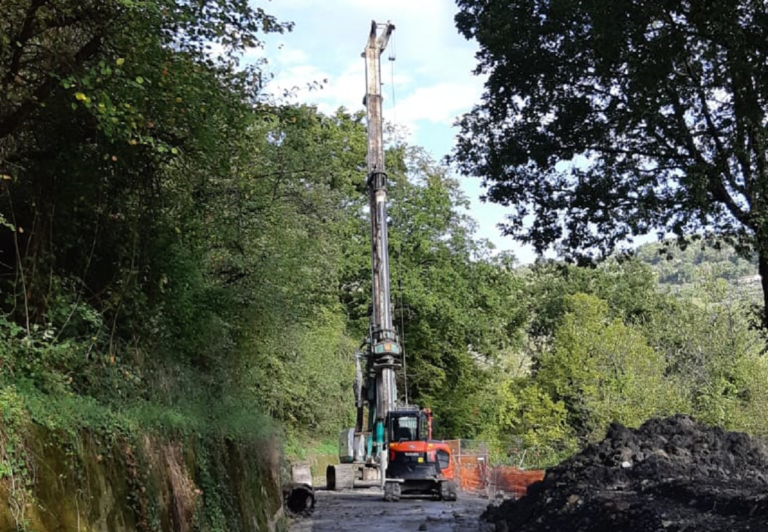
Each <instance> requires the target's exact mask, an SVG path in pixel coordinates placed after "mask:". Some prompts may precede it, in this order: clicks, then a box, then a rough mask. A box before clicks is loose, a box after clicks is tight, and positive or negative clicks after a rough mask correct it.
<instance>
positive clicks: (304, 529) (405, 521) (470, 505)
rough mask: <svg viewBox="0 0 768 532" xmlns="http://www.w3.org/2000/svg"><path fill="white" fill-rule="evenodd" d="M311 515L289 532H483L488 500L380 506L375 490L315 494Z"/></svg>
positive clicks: (422, 501) (405, 499)
mask: <svg viewBox="0 0 768 532" xmlns="http://www.w3.org/2000/svg"><path fill="white" fill-rule="evenodd" d="M316 500H317V503H316V506H315V511H314V512H313V514H312V516H311V517H309V518H300V519H296V520H293V521H291V523H290V525H289V527H288V530H289V532H361V531H365V532H398V531H401V530H402V531H411V530H412V531H414V532H416V531H423V530H426V531H428V532H458V531H461V532H484V531H487V530H491V528H489V525H488V524H485V523H483V524H481V523H480V520H479V515H480V514H481V513H482V511H483V510H484V509H485V508H486V507H487V506H488V500H486V499H480V498H477V497H471V496H469V495H466V494H463V493H461V494H459V500H458V501H456V502H440V501H433V500H429V499H424V498H415V497H414V498H410V497H408V496H404V497H403V498H402V499H400V501H399V502H396V503H392V502H384V501H383V500H382V491H381V490H380V489H376V488H370V489H357V490H349V491H340V492H335V491H324V490H318V491H317V492H316Z"/></svg>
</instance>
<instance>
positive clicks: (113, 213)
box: [0, 0, 768, 482]
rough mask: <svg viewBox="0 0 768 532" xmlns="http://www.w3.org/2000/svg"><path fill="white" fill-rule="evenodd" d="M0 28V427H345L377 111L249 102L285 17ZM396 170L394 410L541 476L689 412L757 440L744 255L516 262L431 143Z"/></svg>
mask: <svg viewBox="0 0 768 532" xmlns="http://www.w3.org/2000/svg"><path fill="white" fill-rule="evenodd" d="M553 20H554V19H553ZM0 25H2V26H1V29H2V32H0V36H3V37H6V36H13V37H12V38H9V39H7V42H6V40H2V41H0V79H2V80H4V81H3V83H4V85H3V88H4V90H5V91H6V92H7V94H8V97H7V98H5V99H4V100H2V101H1V102H0V175H1V176H2V180H0V217H1V218H0V220H1V221H2V224H1V225H0V290H1V291H2V299H0V310H1V311H2V313H1V314H0V418H2V419H5V417H4V416H5V415H6V413H8V412H11V411H12V412H19V411H22V410H24V409H23V408H22V407H21V406H20V404H21V403H24V401H26V403H25V404H26V406H25V407H24V408H27V410H29V411H30V412H32V413H33V417H35V418H36V419H38V420H44V421H45V423H46V424H48V425H50V426H52V427H54V428H62V427H64V428H66V427H67V426H68V425H66V423H75V424H76V423H81V422H82V420H83V419H85V418H87V417H88V415H90V414H93V412H97V413H98V415H95V414H94V415H92V416H91V417H90V418H89V419H95V420H97V421H94V422H93V424H94V425H97V426H98V427H99V430H105V431H107V432H109V431H116V430H121V427H124V426H125V425H126V424H128V421H126V416H129V417H130V416H134V417H135V418H136V419H141V420H144V421H146V420H148V419H150V420H151V423H153V424H154V425H161V426H163V427H172V428H175V429H179V428H180V429H184V430H195V431H200V430H203V428H204V427H209V430H219V429H221V430H222V431H225V432H226V433H227V434H235V435H237V434H242V433H244V432H247V431H253V430H256V425H261V424H264V423H265V421H264V418H263V417H261V416H260V415H259V414H258V412H261V413H263V414H265V415H267V416H269V417H270V418H271V419H273V420H276V421H277V422H278V423H279V424H280V425H281V426H282V427H284V428H286V429H287V430H288V431H289V432H290V433H291V434H292V435H299V436H301V437H302V438H326V439H329V440H336V435H337V431H338V430H339V429H340V428H342V427H345V426H351V422H352V419H351V415H352V414H353V392H352V381H353V377H354V376H353V373H354V363H353V362H354V356H355V351H356V350H357V349H358V348H359V346H360V344H361V342H362V341H363V340H364V339H365V337H366V335H367V333H368V307H369V303H370V283H371V271H370V270H371V265H370V260H371V259H370V243H369V242H370V240H369V239H370V235H369V222H368V213H367V208H368V207H367V206H368V201H367V197H366V191H365V186H364V183H365V158H366V154H365V150H366V135H365V124H364V116H363V115H361V114H355V113H349V112H347V111H346V110H344V109H340V110H338V111H337V112H335V113H332V114H323V113H320V112H319V111H318V110H317V109H316V108H315V107H312V106H307V105H299V104H288V103H285V102H280V101H274V100H271V99H268V98H266V97H262V95H260V94H259V93H258V88H259V84H260V80H261V79H262V78H263V77H264V76H265V74H264V72H263V71H262V70H261V69H260V68H261V67H260V65H251V66H249V67H246V66H240V65H239V64H238V61H239V58H240V57H241V56H240V55H239V54H240V53H241V52H242V51H243V50H244V49H245V48H246V47H250V46H254V45H258V42H259V41H258V39H261V38H265V37H264V34H265V33H269V32H270V31H283V30H285V29H287V28H288V27H289V25H286V24H280V23H278V22H277V21H275V20H274V19H273V18H271V17H270V16H268V15H267V14H265V13H264V12H262V11H260V10H258V9H252V8H249V7H247V3H245V2H239V1H232V2H194V3H189V2H181V1H177V2H173V1H170V0H168V1H160V0H157V1H148V2H132V1H128V0H120V1H117V0H114V1H111V2H92V3H88V2H68V1H66V0H47V1H46V0H10V1H8V2H2V3H1V4H0ZM266 38H268V37H266ZM233 39H234V40H233ZM91 43H92V44H91ZM84 47H85V48H84ZM84 50H85V51H84ZM494 131H497V130H494ZM499 131H500V130H499ZM482 138H483V137H481V136H479V137H478V139H480V140H482ZM387 169H388V174H389V192H390V197H391V204H390V210H389V214H390V220H389V223H390V243H391V249H390V256H391V267H392V272H391V273H392V287H393V290H392V292H393V299H394V301H393V303H394V308H395V314H394V316H395V323H396V326H397V328H398V331H399V333H400V335H401V338H402V342H403V345H404V347H405V352H406V357H405V360H404V367H403V368H402V371H399V372H398V379H399V383H398V384H399V390H400V394H401V396H400V399H401V401H405V399H406V393H407V399H408V401H409V402H410V403H411V404H419V405H420V406H422V407H431V408H433V409H434V411H435V413H436V419H437V431H438V434H439V435H440V436H443V437H450V438H458V437H464V438H467V437H469V438H478V439H483V440H486V441H488V442H489V443H490V444H491V447H492V450H493V451H494V456H495V457H496V458H499V459H506V460H511V461H514V462H515V463H523V464H524V465H543V464H548V463H553V462H554V461H556V460H558V459H559V458H561V457H563V456H564V455H566V454H568V453H571V452H573V451H574V450H576V449H577V448H578V447H579V445H581V444H583V443H584V442H586V441H589V440H592V439H595V438H598V437H600V435H601V434H602V432H603V431H604V430H605V428H606V426H607V424H608V423H609V422H610V421H612V420H620V421H623V422H625V423H628V424H637V423H640V422H641V421H642V420H643V419H645V418H646V417H648V416H653V415H659V414H666V413H670V412H674V411H682V412H689V413H693V414H695V415H698V416H699V417H701V418H702V419H704V420H706V421H709V422H712V423H718V424H722V425H725V426H727V427H729V428H742V429H745V430H749V431H751V432H755V433H761V434H768V425H766V421H765V420H766V419H768V417H766V416H765V404H767V403H766V401H768V398H767V397H766V388H765V386H764V383H765V378H766V375H768V364H766V362H765V357H764V355H763V347H764V340H763V338H762V337H761V335H760V333H759V332H757V331H756V330H754V329H753V328H751V327H750V324H751V322H750V319H751V314H750V312H749V309H748V308H746V307H745V305H743V301H741V300H739V299H738V298H735V297H731V296H732V294H729V293H728V290H727V289H726V288H724V286H725V285H723V284H722V283H723V281H722V280H718V276H720V277H725V278H727V279H729V280H734V279H738V278H739V277H740V276H741V273H737V272H746V271H747V270H746V268H747V267H746V266H745V263H744V262H740V261H739V260H735V259H732V255H722V256H721V255H718V254H715V252H706V253H704V252H702V253H699V254H698V255H696V254H694V250H693V249H694V248H688V250H685V251H675V250H674V249H672V248H668V249H667V254H668V255H670V256H671V257H672V261H671V262H666V261H658V260H656V259H657V258H658V253H657V251H658V250H657V249H655V248H643V249H640V250H639V251H638V256H639V259H640V260H637V259H627V258H624V257H622V258H621V259H620V260H619V259H611V260H609V261H606V262H605V263H603V264H601V265H600V266H599V267H596V268H581V267H577V266H573V265H569V264H565V263H561V262H557V261H549V262H546V261H542V262H539V263H537V264H534V265H527V266H519V265H517V264H516V263H515V261H514V258H513V257H512V256H511V255H509V254H497V253H494V251H493V250H492V247H491V246H490V245H489V243H487V242H484V241H482V240H480V239H478V238H477V237H476V235H475V233H474V224H473V222H472V220H471V218H469V217H468V216H467V214H466V203H467V202H466V199H465V198H464V197H463V196H462V194H461V191H460V188H459V186H458V183H457V181H456V179H455V178H454V177H453V176H452V175H451V174H450V172H449V170H448V169H447V168H445V167H444V166H442V165H440V164H438V163H436V162H435V161H433V160H432V159H431V158H430V157H429V156H428V155H426V153H425V152H424V150H422V149H421V148H419V147H415V146H410V145H408V144H407V143H405V142H403V141H402V139H397V140H395V141H393V142H391V145H390V147H389V149H388V150H387ZM585 175H586V174H585ZM680 190H681V191H682V190H683V189H682V188H681V189H680ZM534 227H538V226H536V225H534ZM678 253H680V255H678ZM696 253H698V252H696ZM689 255H690V256H689ZM680 257H682V259H681V260H682V263H681V264H682V265H683V266H685V265H687V264H689V263H691V264H693V265H694V266H695V267H693V266H692V267H691V268H683V271H684V273H679V274H676V273H674V272H676V271H679V270H672V269H671V268H672V266H671V265H677V264H678V263H677V262H675V261H676V260H678V258H680ZM725 265H733V268H734V269H733V270H730V269H727V268H725ZM708 266H710V268H709V269H708ZM720 270H723V271H725V270H727V271H728V272H731V273H729V274H727V275H720V273H718V272H720ZM674 275H678V277H680V278H682V277H684V278H685V280H686V281H689V285H690V289H689V290H681V291H678V292H676V293H670V292H669V291H663V290H662V291H660V290H659V289H658V288H659V281H660V280H662V281H664V282H665V283H668V282H671V281H670V279H672V278H673V277H674ZM649 391H652V393H649ZM57 401H58V402H57ZM50 404H55V405H59V406H57V407H56V408H48V409H46V408H45V407H44V406H41V405H50ZM30 405H31V406H30ZM73 405H74V406H73ZM22 406H23V405H22ZM105 411H106V412H107V413H106V414H105V413H104V412H105ZM115 412H120V413H121V414H120V416H118V415H116V414H115ZM86 414H88V415H86ZM14 415H15V414H14ZM17 417H18V416H17ZM190 419H191V420H190ZM133 421H136V420H135V419H134V420H133ZM146 422H148V423H149V422H150V421H146ZM211 427H212V428H211ZM3 430H5V429H3V428H2V427H0V440H3ZM3 441H4V440H3ZM292 441H296V439H293V440H292ZM0 443H2V442H1V441H0ZM0 471H2V470H1V469H0ZM3 478H4V477H3V476H2V474H0V482H1V481H2V480H3Z"/></svg>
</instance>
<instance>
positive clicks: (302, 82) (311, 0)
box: [252, 0, 535, 263]
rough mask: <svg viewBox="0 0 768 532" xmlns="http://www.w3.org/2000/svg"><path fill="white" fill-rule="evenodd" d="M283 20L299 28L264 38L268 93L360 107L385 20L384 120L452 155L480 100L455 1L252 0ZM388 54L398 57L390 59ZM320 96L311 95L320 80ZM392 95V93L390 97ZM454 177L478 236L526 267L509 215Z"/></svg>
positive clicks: (323, 106)
mask: <svg viewBox="0 0 768 532" xmlns="http://www.w3.org/2000/svg"><path fill="white" fill-rule="evenodd" d="M252 2H253V3H254V4H255V5H256V6H257V7H261V8H263V9H264V10H265V11H266V12H267V13H269V14H271V15H274V16H276V17H277V18H278V20H281V21H291V22H294V23H295V27H294V30H293V32H291V33H288V34H285V35H268V36H266V39H265V40H266V47H265V50H264V51H263V52H262V53H263V54H264V55H265V57H266V58H267V60H268V70H269V71H270V72H271V73H272V74H273V75H274V79H273V80H272V81H270V82H269V84H268V85H267V87H266V90H267V91H268V92H272V93H274V94H281V93H282V92H283V90H285V89H294V88H296V89H297V90H296V96H295V100H294V101H296V102H301V103H311V104H315V105H317V106H318V109H319V110H320V111H322V112H329V113H330V112H333V111H334V110H336V109H337V108H338V107H339V106H344V107H346V108H347V109H348V110H350V111H357V110H362V109H363V105H362V99H363V95H364V94H365V62H364V60H363V59H362V58H361V57H360V54H361V53H362V51H363V48H364V47H365V44H366V41H367V38H368V33H369V31H370V26H371V21H372V20H375V21H376V22H382V23H383V22H386V21H391V22H392V23H393V24H395V26H396V30H395V32H394V34H393V37H392V39H391V40H390V42H389V46H388V47H387V50H386V51H385V52H384V56H383V57H382V80H383V82H384V86H383V87H382V91H383V94H384V119H385V120H386V121H389V122H391V123H394V124H395V125H397V126H404V127H406V128H407V129H408V130H409V132H410V134H411V138H410V139H409V142H410V143H411V144H415V145H418V146H422V147H424V148H426V149H427V151H428V152H429V153H430V154H431V155H432V156H433V158H435V159H436V160H440V159H441V158H442V157H443V156H445V155H446V154H448V153H449V152H450V151H451V149H452V147H453V142H454V137H455V135H456V134H457V132H458V130H457V129H456V128H454V127H453V123H454V121H455V119H456V118H457V117H458V116H460V115H461V114H462V113H465V112H467V111H469V110H470V109H471V108H472V106H473V105H474V104H475V103H477V102H478V101H479V100H480V96H481V95H482V92H483V81H484V80H483V78H480V77H477V76H475V75H474V74H473V73H472V70H473V69H474V67H475V57H474V56H475V52H476V51H477V44H476V43H475V42H470V41H467V40H466V39H464V37H463V36H461V35H459V33H458V31H457V30H456V26H455V25H454V22H453V17H454V15H455V12H456V11H457V8H456V5H455V3H454V2H453V1H452V0H379V1H374V0H270V1H267V2H265V1H263V0H252ZM391 54H394V56H395V60H394V61H389V60H388V58H389V56H390V55H391ZM324 80H327V82H325V83H324V84H323V88H322V89H320V90H317V89H315V90H309V89H308V85H309V84H311V83H313V82H323V81H324ZM393 89H394V92H393ZM457 177H459V182H460V183H461V187H462V189H463V190H464V192H465V194H466V195H467V197H468V198H469V199H470V201H471V208H470V213H469V214H470V215H471V216H472V217H473V218H474V219H475V220H476V221H477V223H478V232H477V236H478V237H480V238H486V239H488V240H490V241H491V242H493V244H494V245H495V246H496V247H497V249H499V250H510V251H512V252H513V253H514V254H515V256H516V257H517V258H518V260H520V261H521V262H523V263H526V262H531V261H533V259H534V258H535V255H534V253H533V251H532V249H531V248H529V247H522V246H521V245H520V244H518V243H516V242H515V241H514V240H513V239H511V238H510V237H503V236H501V234H500V230H499V229H498V228H497V227H496V226H497V224H499V223H501V222H503V221H504V214H505V213H504V211H505V209H504V208H503V207H501V206H499V205H494V204H490V203H482V202H481V201H480V200H479V197H480V195H481V194H482V190H481V187H480V180H479V179H475V178H467V177H462V176H457Z"/></svg>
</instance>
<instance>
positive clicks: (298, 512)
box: [283, 484, 315, 517]
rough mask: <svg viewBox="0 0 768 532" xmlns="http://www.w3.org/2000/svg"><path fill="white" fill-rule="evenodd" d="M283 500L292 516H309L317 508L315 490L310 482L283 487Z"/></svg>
mask: <svg viewBox="0 0 768 532" xmlns="http://www.w3.org/2000/svg"><path fill="white" fill-rule="evenodd" d="M283 501H284V503H285V510H286V513H287V514H288V515H289V516H290V517H309V515H310V514H311V513H312V511H313V510H314V509H315V490H314V489H312V486H310V485H309V484H290V485H288V486H286V487H285V488H283Z"/></svg>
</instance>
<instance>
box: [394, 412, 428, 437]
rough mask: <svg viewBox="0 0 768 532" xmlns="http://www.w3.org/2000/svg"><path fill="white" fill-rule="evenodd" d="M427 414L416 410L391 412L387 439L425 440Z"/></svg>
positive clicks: (426, 435) (426, 434)
mask: <svg viewBox="0 0 768 532" xmlns="http://www.w3.org/2000/svg"><path fill="white" fill-rule="evenodd" d="M427 423H428V421H427V416H426V415H424V413H422V412H419V411H418V410H414V411H410V412H392V413H391V414H390V417H389V441H390V442H392V443H399V442H404V441H427V439H428V438H429V430H428V426H427Z"/></svg>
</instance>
